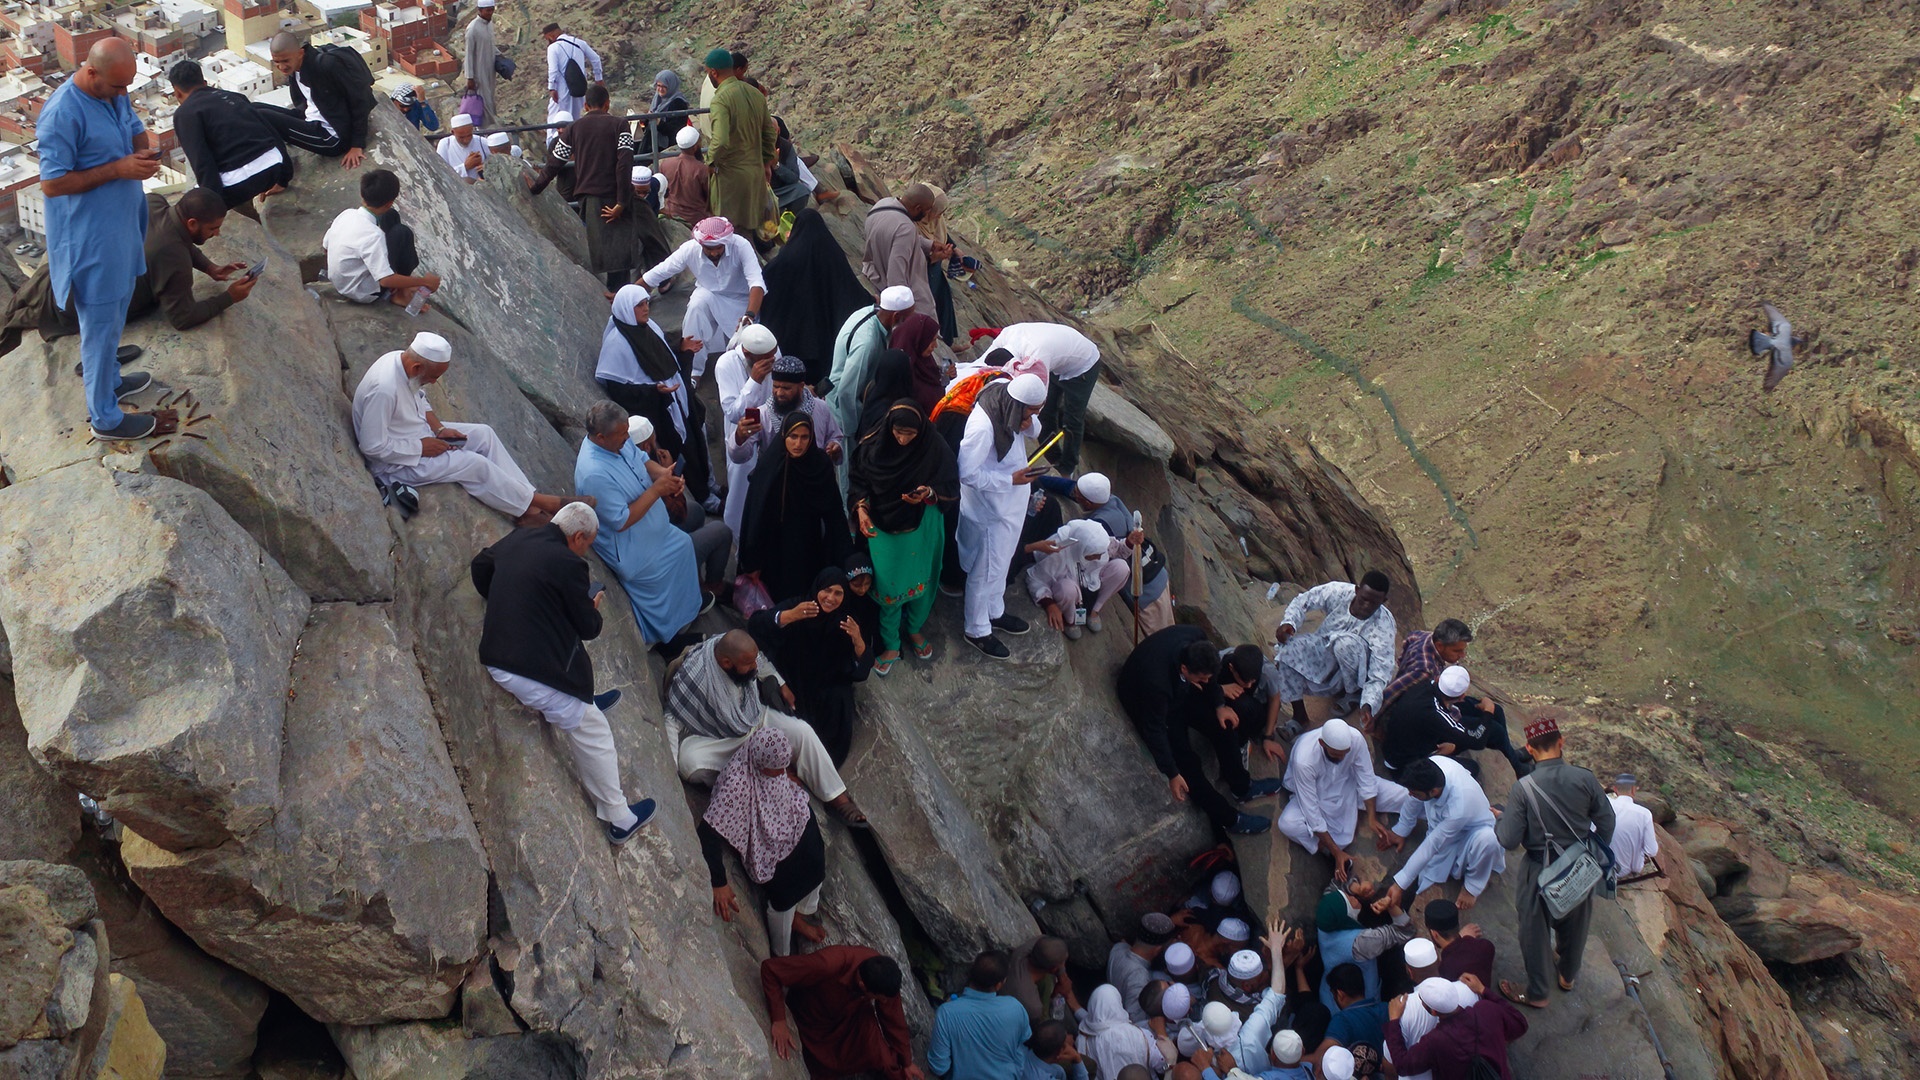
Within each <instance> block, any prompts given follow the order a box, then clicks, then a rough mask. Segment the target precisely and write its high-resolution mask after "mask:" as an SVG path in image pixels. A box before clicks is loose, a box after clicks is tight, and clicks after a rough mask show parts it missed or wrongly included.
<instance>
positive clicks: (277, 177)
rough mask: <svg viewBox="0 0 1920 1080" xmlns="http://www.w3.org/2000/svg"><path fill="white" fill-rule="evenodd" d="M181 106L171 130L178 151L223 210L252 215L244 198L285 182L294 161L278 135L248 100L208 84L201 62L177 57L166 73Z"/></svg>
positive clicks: (174, 116) (281, 185)
mask: <svg viewBox="0 0 1920 1080" xmlns="http://www.w3.org/2000/svg"><path fill="white" fill-rule="evenodd" d="M167 81H168V82H170V83H172V84H173V96H174V97H176V98H178V99H179V100H180V108H178V109H177V110H175V111H174V114H173V130H174V132H175V134H177V135H178V136H179V138H180V149H181V150H184V151H185V152H186V155H187V164H189V165H192V166H193V178H194V180H195V182H197V183H198V184H199V185H200V186H201V187H203V188H210V189H212V190H214V191H217V192H219V193H220V197H221V198H222V199H224V200H226V204H227V209H229V210H234V209H239V210H241V212H242V213H248V214H251V213H252V209H251V207H249V206H248V205H247V204H248V200H250V199H252V198H253V197H254V196H255V195H266V194H271V193H273V192H276V191H279V190H280V189H282V188H284V187H286V186H287V181H288V180H290V179H292V177H293V162H291V161H289V160H288V159H287V150H286V147H284V146H282V145H281V144H280V136H279V135H278V134H276V133H275V132H274V130H273V128H271V127H269V126H268V125H267V122H266V121H265V120H262V119H261V118H260V116H259V114H257V113H255V112H254V111H253V103H252V102H251V101H248V100H247V99H246V98H245V97H244V96H242V95H240V94H236V93H234V92H233V91H231V90H216V89H214V88H213V87H211V86H208V85H207V77H206V75H205V74H204V73H203V72H202V71H201V70H200V65H199V64H198V63H196V62H194V61H192V60H182V61H180V62H179V63H177V64H175V65H173V68H172V69H171V70H169V71H168V72H167Z"/></svg>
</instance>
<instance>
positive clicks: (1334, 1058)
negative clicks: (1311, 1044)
mask: <svg viewBox="0 0 1920 1080" xmlns="http://www.w3.org/2000/svg"><path fill="white" fill-rule="evenodd" d="M1320 1080H1353V1051H1351V1050H1349V1049H1347V1048H1346V1047H1344V1046H1331V1047H1328V1048H1327V1052H1326V1053H1325V1054H1323V1055H1321V1057H1320Z"/></svg>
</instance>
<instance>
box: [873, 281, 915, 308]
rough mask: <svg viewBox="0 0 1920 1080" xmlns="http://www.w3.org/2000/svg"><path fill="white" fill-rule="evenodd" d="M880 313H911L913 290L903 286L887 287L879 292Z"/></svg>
mask: <svg viewBox="0 0 1920 1080" xmlns="http://www.w3.org/2000/svg"><path fill="white" fill-rule="evenodd" d="M880 310H881V311H912V310H913V290H912V289H909V288H907V287H906V286H905V285H889V286H887V287H886V288H884V289H881V290H880Z"/></svg>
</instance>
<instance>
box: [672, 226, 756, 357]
mask: <svg viewBox="0 0 1920 1080" xmlns="http://www.w3.org/2000/svg"><path fill="white" fill-rule="evenodd" d="M698 257H699V258H704V257H705V256H698ZM746 313H747V294H745V293H741V294H740V295H739V296H728V295H727V294H725V293H717V292H713V291H711V290H709V289H702V288H698V287H696V288H695V289H694V290H693V295H692V296H690V297H688V298H687V313H686V314H685V315H683V316H681V318H680V336H681V337H690V338H698V339H699V340H700V347H699V348H698V349H695V350H693V377H694V378H696V379H697V378H699V377H700V376H702V375H705V374H706V373H707V354H708V353H722V352H726V351H727V349H728V348H729V345H728V342H730V341H732V340H733V335H734V332H735V331H736V330H738V329H739V326H740V317H741V316H742V315H745V314H746Z"/></svg>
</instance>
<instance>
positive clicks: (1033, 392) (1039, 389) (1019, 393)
mask: <svg viewBox="0 0 1920 1080" xmlns="http://www.w3.org/2000/svg"><path fill="white" fill-rule="evenodd" d="M1007 394H1008V396H1010V397H1012V398H1013V400H1015V401H1017V402H1019V403H1020V404H1022V405H1029V406H1031V405H1045V404H1046V403H1047V384H1046V383H1043V382H1041V381H1040V377H1039V376H1038V375H1031V374H1028V375H1019V376H1016V377H1015V378H1014V380H1013V381H1012V382H1010V383H1008V384H1007Z"/></svg>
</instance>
